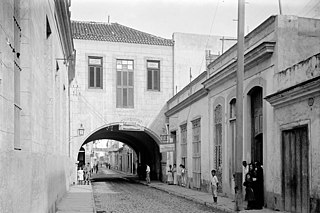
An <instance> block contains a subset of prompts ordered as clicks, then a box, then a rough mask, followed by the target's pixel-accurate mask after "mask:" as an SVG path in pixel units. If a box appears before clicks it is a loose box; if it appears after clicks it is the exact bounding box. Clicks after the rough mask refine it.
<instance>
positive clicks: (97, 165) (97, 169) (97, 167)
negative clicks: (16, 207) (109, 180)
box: [95, 161, 99, 173]
mask: <svg viewBox="0 0 320 213" xmlns="http://www.w3.org/2000/svg"><path fill="white" fill-rule="evenodd" d="M95 167H96V173H98V171H99V161H97V162H96V165H95Z"/></svg>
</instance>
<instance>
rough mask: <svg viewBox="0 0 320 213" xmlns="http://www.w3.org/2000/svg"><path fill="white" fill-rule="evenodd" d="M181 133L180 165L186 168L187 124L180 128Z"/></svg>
mask: <svg viewBox="0 0 320 213" xmlns="http://www.w3.org/2000/svg"><path fill="white" fill-rule="evenodd" d="M180 133H181V164H182V165H184V166H185V167H186V168H187V156H188V151H187V124H183V125H181V126H180Z"/></svg>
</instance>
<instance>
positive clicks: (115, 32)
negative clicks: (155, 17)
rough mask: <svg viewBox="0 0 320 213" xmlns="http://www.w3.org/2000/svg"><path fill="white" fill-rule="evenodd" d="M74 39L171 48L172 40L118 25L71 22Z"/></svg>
mask: <svg viewBox="0 0 320 213" xmlns="http://www.w3.org/2000/svg"><path fill="white" fill-rule="evenodd" d="M72 36H73V38H74V39H83V40H96V41H109V42H121V43H136V44H148V45H161V46H173V40H171V39H165V38H161V37H158V36H154V35H151V34H149V33H145V32H141V31H139V30H135V29H132V28H130V27H126V26H124V25H121V24H118V23H104V22H85V21H72Z"/></svg>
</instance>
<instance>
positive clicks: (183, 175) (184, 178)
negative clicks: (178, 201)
mask: <svg viewBox="0 0 320 213" xmlns="http://www.w3.org/2000/svg"><path fill="white" fill-rule="evenodd" d="M180 169H181V186H186V185H187V181H186V168H185V167H184V165H182V164H180Z"/></svg>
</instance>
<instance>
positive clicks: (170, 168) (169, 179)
mask: <svg viewBox="0 0 320 213" xmlns="http://www.w3.org/2000/svg"><path fill="white" fill-rule="evenodd" d="M167 176H168V177H167V183H168V184H169V185H171V184H173V174H172V166H171V165H169V170H168V174H167Z"/></svg>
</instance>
